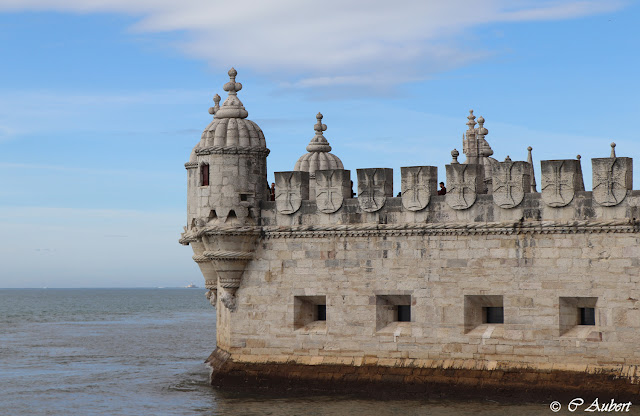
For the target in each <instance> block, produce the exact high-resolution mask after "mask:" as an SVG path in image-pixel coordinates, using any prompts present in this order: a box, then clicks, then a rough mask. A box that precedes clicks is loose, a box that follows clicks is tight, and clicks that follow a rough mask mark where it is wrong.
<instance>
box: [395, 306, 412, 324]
mask: <svg viewBox="0 0 640 416" xmlns="http://www.w3.org/2000/svg"><path fill="white" fill-rule="evenodd" d="M398 322H411V305H398Z"/></svg>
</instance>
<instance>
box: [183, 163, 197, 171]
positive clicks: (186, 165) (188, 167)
mask: <svg viewBox="0 0 640 416" xmlns="http://www.w3.org/2000/svg"><path fill="white" fill-rule="evenodd" d="M184 167H185V169H195V168H197V167H198V162H187V163H185V164H184Z"/></svg>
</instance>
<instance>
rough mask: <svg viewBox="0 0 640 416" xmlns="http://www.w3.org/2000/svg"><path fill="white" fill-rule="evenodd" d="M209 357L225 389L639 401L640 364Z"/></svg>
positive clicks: (217, 383)
mask: <svg viewBox="0 0 640 416" xmlns="http://www.w3.org/2000/svg"><path fill="white" fill-rule="evenodd" d="M205 363H206V364H207V365H208V366H209V367H210V368H211V378H210V382H211V384H212V385H213V386H215V387H218V388H225V389H227V388H228V389H233V390H236V389H239V388H240V389H241V388H246V389H250V390H254V389H256V388H260V389H273V390H274V391H280V392H282V391H288V390H289V389H294V390H295V391H296V392H304V391H310V390H313V391H321V392H340V393H367V394H371V395H374V396H375V397H378V398H381V397H384V398H391V397H393V398H396V397H420V398H424V397H429V396H431V397H447V396H449V397H453V398H460V397H468V398H474V397H476V398H482V397H487V396H490V397H496V398H497V397H503V398H510V399H525V400H534V401H549V402H550V401H552V400H558V399H561V398H573V397H582V398H584V399H588V398H591V397H593V398H595V397H598V398H600V399H606V400H607V401H608V400H609V399H610V398H615V399H616V401H622V400H630V401H632V402H633V401H634V400H637V397H638V394H640V384H639V380H638V378H637V377H635V376H634V375H635V374H636V371H637V372H638V373H639V374H640V368H637V366H587V365H584V366H580V365H575V364H574V365H571V364H548V363H547V364H545V365H543V364H540V365H538V366H536V365H530V364H529V365H520V366H519V365H513V363H501V362H496V361H475V360H417V359H378V358H376V357H354V358H346V357H328V356H324V357H323V356H318V357H313V356H311V357H310V356H305V357H300V356H293V355H292V356H273V357H271V356H248V355H241V356H238V357H237V358H236V357H234V356H231V354H229V353H228V352H226V351H224V350H222V349H219V348H218V349H216V350H215V351H213V353H211V355H210V356H209V358H208V359H207V360H206V361H205Z"/></svg>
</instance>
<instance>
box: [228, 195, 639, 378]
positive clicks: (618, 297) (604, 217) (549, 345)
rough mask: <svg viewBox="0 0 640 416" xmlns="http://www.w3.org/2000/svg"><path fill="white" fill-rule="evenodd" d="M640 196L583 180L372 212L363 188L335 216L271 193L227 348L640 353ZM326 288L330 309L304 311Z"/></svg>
mask: <svg viewBox="0 0 640 416" xmlns="http://www.w3.org/2000/svg"><path fill="white" fill-rule="evenodd" d="M638 194H639V193H638V192H636V191H633V192H632V191H630V192H629V193H628V195H627V196H626V198H625V202H623V203H622V204H619V205H617V206H615V207H602V206H599V205H597V204H595V203H594V202H593V201H592V198H591V193H590V192H578V193H577V194H576V196H575V198H574V199H573V201H572V202H571V203H570V204H569V205H567V206H565V207H561V208H552V207H548V206H546V205H545V204H544V203H543V202H542V201H541V198H540V194H535V193H534V194H528V195H526V197H525V200H524V201H523V203H522V204H521V206H519V207H517V208H514V209H508V210H507V209H502V208H499V207H497V206H495V205H494V204H493V201H492V196H491V195H479V196H478V200H477V201H476V203H475V204H474V205H473V206H472V207H471V208H470V209H468V210H454V209H451V208H450V207H448V206H447V205H446V204H445V203H444V197H442V196H433V197H431V202H430V204H429V206H428V207H427V208H426V209H424V210H423V211H418V212H411V211H407V210H405V209H403V207H402V204H401V201H400V198H388V199H387V201H386V203H385V205H384V207H383V208H382V209H381V210H379V211H377V212H373V213H368V212H364V211H362V210H361V209H360V207H359V204H358V201H357V199H347V200H345V201H344V205H343V206H342V207H341V208H340V210H339V211H338V212H336V213H333V214H325V213H322V212H319V211H318V210H317V209H316V207H315V203H312V202H309V201H304V202H303V203H302V206H301V208H300V210H299V211H298V212H297V213H295V214H294V215H281V214H279V213H278V211H277V209H276V207H275V205H276V204H275V203H269V202H268V203H264V204H263V206H262V219H263V224H262V225H263V230H264V235H263V237H262V239H261V240H260V241H259V242H258V246H257V248H256V252H255V257H254V260H252V261H251V262H250V263H249V264H248V266H247V269H246V271H245V273H244V276H243V279H242V285H241V287H240V289H239V290H238V291H237V293H236V296H237V300H238V307H237V310H235V311H234V312H231V313H229V314H228V315H227V316H226V319H225V320H224V324H225V325H229V327H228V328H226V329H225V330H228V334H229V335H228V339H227V340H225V342H223V343H222V344H221V340H220V339H219V340H218V341H219V347H221V348H223V349H225V350H227V351H229V352H231V354H232V356H243V357H250V356H254V357H265V356H267V357H284V356H288V357H296V359H302V360H304V357H315V358H314V359H315V360H317V359H318V358H317V357H334V358H332V359H335V358H336V357H342V358H344V359H345V360H349V359H352V358H353V357H374V358H376V359H377V360H384V359H389V360H391V359H400V358H404V359H421V360H427V359H429V360H450V359H454V360H474V362H476V363H479V362H484V361H487V360H488V361H499V362H505V363H513V365H514V366H515V365H522V364H531V365H533V366H535V367H540V368H543V367H544V366H549V365H552V364H553V363H563V365H568V364H571V365H577V366H583V365H584V366H587V365H605V366H612V365H613V366H615V365H637V364H640V349H638V347H637V346H638V345H640V309H639V308H638V301H639V300H640V285H639V284H638V283H639V281H640V229H639V227H638V223H637V221H635V218H638V206H637V203H636V201H637V200H638V199H639V195H638ZM407 299H408V300H409V303H410V310H411V312H410V313H411V321H410V322H395V321H394V320H393V319H394V318H393V317H392V316H391V317H390V316H389V312H388V311H389V310H392V309H393V307H394V305H397V304H402V303H406V300H407ZM323 300H326V302H325V304H326V321H318V320H314V318H313V317H311V318H309V317H305V316H301V315H300V314H301V313H302V314H303V315H304V314H305V313H307V314H308V313H311V314H312V313H313V312H309V310H311V311H312V310H313V305H316V304H321V303H322V301H323ZM305 302H306V303H305ZM305 305H306V308H307V309H306V312H305ZM309 305H311V306H309ZM487 306H489V307H491V306H502V307H503V311H504V323H503V324H492V323H482V317H481V315H482V313H483V312H482V307H487ZM579 307H593V308H594V310H595V325H577V323H578V322H577V321H576V319H578V318H576V316H577V315H576V314H577V313H578V312H577V311H578V308H579ZM218 308H219V309H220V308H224V307H223V306H222V305H219V306H218ZM301 311H302V312H301ZM225 313H228V312H226V311H225ZM385 316H386V317H385ZM221 323H222V322H218V326H219V329H218V330H219V331H220V324H221ZM226 341H228V344H227V342H226ZM585 368H586V367H585Z"/></svg>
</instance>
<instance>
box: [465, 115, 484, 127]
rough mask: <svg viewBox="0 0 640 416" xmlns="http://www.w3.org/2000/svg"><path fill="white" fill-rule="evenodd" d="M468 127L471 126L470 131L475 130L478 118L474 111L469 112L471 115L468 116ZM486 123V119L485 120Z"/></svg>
mask: <svg viewBox="0 0 640 416" xmlns="http://www.w3.org/2000/svg"><path fill="white" fill-rule="evenodd" d="M467 119H469V121H467V126H469V130H473V129H474V128H475V126H476V116H474V115H473V110H469V115H468V116H467ZM483 122H484V119H483Z"/></svg>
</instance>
